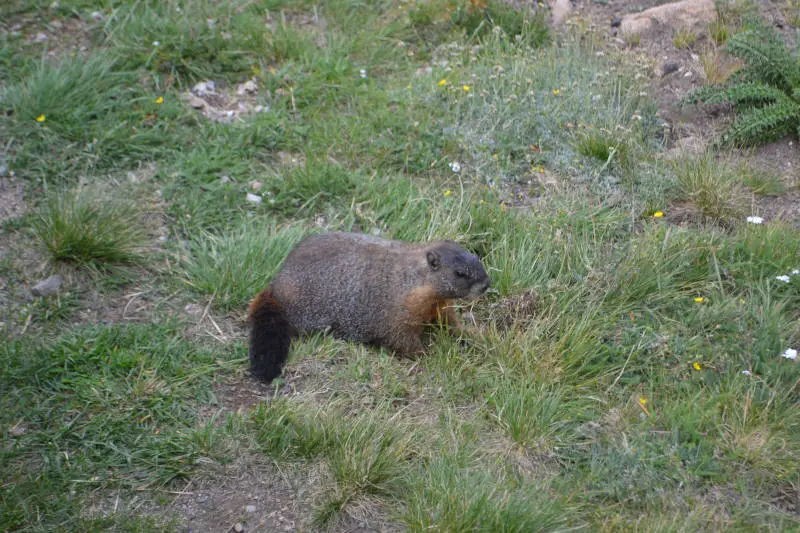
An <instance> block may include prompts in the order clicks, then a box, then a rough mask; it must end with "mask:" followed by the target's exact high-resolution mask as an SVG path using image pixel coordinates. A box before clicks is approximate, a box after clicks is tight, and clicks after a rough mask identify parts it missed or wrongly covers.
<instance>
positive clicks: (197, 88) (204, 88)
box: [192, 80, 216, 96]
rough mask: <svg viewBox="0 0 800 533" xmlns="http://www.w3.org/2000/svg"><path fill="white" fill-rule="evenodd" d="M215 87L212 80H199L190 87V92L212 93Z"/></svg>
mask: <svg viewBox="0 0 800 533" xmlns="http://www.w3.org/2000/svg"><path fill="white" fill-rule="evenodd" d="M215 88H216V84H215V83H214V82H213V81H210V80H209V81H200V82H197V83H195V84H194V87H192V92H193V93H195V94H198V95H201V96H202V95H204V94H205V93H212V92H214V89H215Z"/></svg>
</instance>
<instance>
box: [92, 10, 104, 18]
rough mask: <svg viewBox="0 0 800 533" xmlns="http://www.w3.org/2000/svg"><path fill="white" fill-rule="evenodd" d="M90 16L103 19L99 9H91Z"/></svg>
mask: <svg viewBox="0 0 800 533" xmlns="http://www.w3.org/2000/svg"><path fill="white" fill-rule="evenodd" d="M90 16H91V17H92V19H94V20H103V14H102V13H100V12H99V11H92V14H91V15H90Z"/></svg>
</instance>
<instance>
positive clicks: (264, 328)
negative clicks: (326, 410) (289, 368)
mask: <svg viewBox="0 0 800 533" xmlns="http://www.w3.org/2000/svg"><path fill="white" fill-rule="evenodd" d="M489 284H490V280H489V276H488V274H487V273H486V270H485V269H484V267H483V265H482V264H481V262H480V259H478V257H477V256H475V255H473V254H471V253H469V252H468V251H467V250H465V249H464V248H462V247H461V246H458V245H457V244H455V243H453V242H451V241H439V242H434V243H430V244H427V245H422V244H411V243H405V242H402V241H392V240H386V239H381V238H378V237H374V236H372V235H364V234H358V233H338V232H334V233H322V234H318V235H312V236H310V237H307V238H306V239H304V240H303V241H301V242H300V243H299V244H298V245H297V246H296V247H295V248H294V249H293V250H292V251H291V252H290V253H289V255H288V256H287V257H286V261H285V262H284V264H283V267H282V268H281V270H280V271H279V272H278V273H277V274H276V275H275V277H274V279H273V280H272V282H271V283H270V285H269V287H267V288H266V289H265V290H264V291H262V292H261V294H259V295H258V296H257V297H256V298H255V299H254V300H253V302H252V303H251V305H250V322H251V333H250V363H251V368H252V371H253V373H254V374H256V375H257V376H259V377H261V378H263V379H265V380H267V381H271V380H272V379H274V378H275V377H277V376H278V375H280V372H281V368H282V366H283V363H284V362H285V360H286V358H287V357H288V351H289V345H290V342H291V338H292V337H293V336H295V335H297V334H299V333H310V332H315V331H326V330H330V331H331V332H332V333H333V334H334V335H336V336H338V337H340V338H343V339H347V340H352V341H355V342H362V343H374V344H377V345H380V346H385V347H387V348H389V349H391V350H393V351H395V352H397V353H399V354H401V355H418V354H421V353H424V351H425V347H424V346H423V344H422V341H421V340H420V333H421V328H422V326H423V325H424V324H426V323H429V322H432V321H434V320H437V319H439V320H442V319H443V320H445V321H446V322H447V323H448V325H450V326H451V327H453V328H458V327H459V326H458V320H457V318H456V315H455V311H454V310H453V308H452V307H450V305H451V301H452V300H454V299H457V298H467V297H477V296H480V295H481V294H483V293H484V292H485V291H486V289H487V288H488V287H489Z"/></svg>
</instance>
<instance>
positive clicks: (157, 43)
mask: <svg viewBox="0 0 800 533" xmlns="http://www.w3.org/2000/svg"><path fill="white" fill-rule="evenodd" d="M159 44H161V43H160V42H158V41H153V46H158V45H159Z"/></svg>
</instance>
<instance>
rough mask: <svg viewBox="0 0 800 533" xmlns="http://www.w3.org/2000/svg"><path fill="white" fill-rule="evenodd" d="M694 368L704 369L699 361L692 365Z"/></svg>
mask: <svg viewBox="0 0 800 533" xmlns="http://www.w3.org/2000/svg"><path fill="white" fill-rule="evenodd" d="M692 368H694V369H695V370H702V367H701V366H700V363H698V362H697V361H695V362H694V364H693V365H692Z"/></svg>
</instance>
